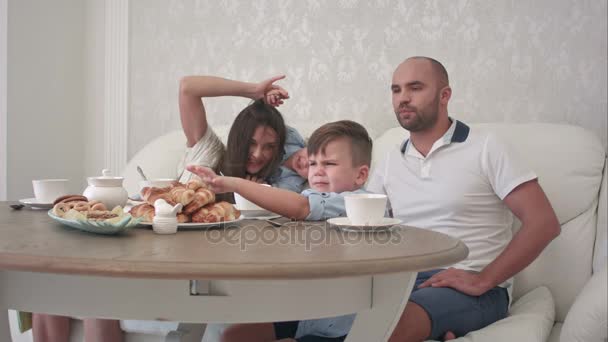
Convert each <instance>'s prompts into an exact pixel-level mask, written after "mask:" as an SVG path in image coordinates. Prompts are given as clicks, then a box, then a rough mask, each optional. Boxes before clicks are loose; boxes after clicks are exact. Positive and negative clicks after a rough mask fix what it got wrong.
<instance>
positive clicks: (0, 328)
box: [0, 306, 12, 341]
mask: <svg viewBox="0 0 608 342" xmlns="http://www.w3.org/2000/svg"><path fill="white" fill-rule="evenodd" d="M0 307H1V306H0ZM1 308H2V312H0V341H12V337H11V327H10V324H9V318H8V309H6V308H4V307H1Z"/></svg>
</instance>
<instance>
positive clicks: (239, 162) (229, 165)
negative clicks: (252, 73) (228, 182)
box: [220, 99, 287, 179]
mask: <svg viewBox="0 0 608 342" xmlns="http://www.w3.org/2000/svg"><path fill="white" fill-rule="evenodd" d="M259 126H268V127H270V128H272V129H273V130H274V131H275V132H276V133H277V136H278V138H279V139H278V141H277V145H276V148H277V151H276V153H275V154H274V156H273V158H272V159H271V160H270V162H269V163H268V164H266V165H265V166H264V167H263V168H262V169H261V170H260V172H258V173H257V174H256V175H255V176H256V177H258V178H262V179H267V178H268V177H269V176H270V175H272V173H273V172H274V171H275V170H276V169H278V168H279V165H280V164H281V160H282V159H283V154H284V153H285V150H284V146H285V137H286V135H287V129H286V127H285V121H283V116H282V115H281V113H280V112H279V111H278V110H277V109H276V108H275V107H273V106H270V105H268V104H266V103H265V102H264V101H263V100H262V99H259V100H256V101H254V102H253V103H252V104H250V105H249V106H247V107H245V108H244V109H243V110H242V111H241V112H240V113H239V115H237V117H236V119H234V122H233V123H232V127H231V128H230V133H228V141H227V144H226V153H225V154H224V158H223V160H222V163H221V165H222V166H221V168H220V170H221V171H222V172H223V173H224V175H226V176H232V177H239V178H245V176H246V175H247V160H248V159H249V145H250V143H251V139H252V137H253V134H254V132H255V130H256V128H258V127H259Z"/></svg>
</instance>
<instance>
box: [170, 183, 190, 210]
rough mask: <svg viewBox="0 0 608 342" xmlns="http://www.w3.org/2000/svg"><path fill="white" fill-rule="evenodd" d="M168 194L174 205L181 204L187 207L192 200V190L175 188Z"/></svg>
mask: <svg viewBox="0 0 608 342" xmlns="http://www.w3.org/2000/svg"><path fill="white" fill-rule="evenodd" d="M169 194H170V195H171V199H172V200H173V201H175V202H176V203H181V204H183V205H185V206H186V205H188V204H190V202H192V200H193V199H194V190H190V189H186V188H184V187H181V186H176V187H173V188H171V190H169Z"/></svg>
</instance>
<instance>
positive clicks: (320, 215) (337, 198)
mask: <svg viewBox="0 0 608 342" xmlns="http://www.w3.org/2000/svg"><path fill="white" fill-rule="evenodd" d="M368 193H370V192H368V191H365V190H363V189H359V190H355V191H345V192H341V193H336V192H319V191H316V190H313V189H307V190H304V191H303V192H302V196H306V197H307V198H308V204H309V205H310V214H308V216H307V217H306V221H321V220H326V219H330V218H334V217H341V216H346V208H345V206H344V195H348V194H368ZM355 316H356V315H355V314H352V315H345V316H339V317H330V318H319V319H309V320H304V321H300V323H299V324H298V330H297V331H296V336H295V337H296V338H300V337H303V336H306V335H314V336H322V337H340V336H344V335H347V334H348V332H349V331H350V328H351V327H352V325H353V322H354V320H355Z"/></svg>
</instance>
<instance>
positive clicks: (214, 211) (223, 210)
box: [192, 202, 241, 223]
mask: <svg viewBox="0 0 608 342" xmlns="http://www.w3.org/2000/svg"><path fill="white" fill-rule="evenodd" d="M240 216H241V213H240V211H238V210H237V209H236V208H235V207H234V206H233V205H232V204H230V203H228V202H218V203H213V204H209V205H206V206H204V207H203V208H200V209H199V210H198V211H196V212H195V213H194V214H193V215H192V222H198V223H213V222H223V221H232V220H236V219H237V218H239V217H240Z"/></svg>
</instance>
